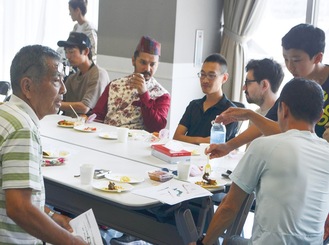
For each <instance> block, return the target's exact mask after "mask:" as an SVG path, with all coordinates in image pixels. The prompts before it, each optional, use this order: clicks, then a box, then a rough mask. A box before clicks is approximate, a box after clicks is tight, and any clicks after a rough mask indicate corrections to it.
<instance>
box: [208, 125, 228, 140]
mask: <svg viewBox="0 0 329 245" xmlns="http://www.w3.org/2000/svg"><path fill="white" fill-rule="evenodd" d="M211 124H212V127H211V130H210V144H222V143H225V139H226V127H225V125H224V124H222V123H216V122H214V121H212V122H211Z"/></svg>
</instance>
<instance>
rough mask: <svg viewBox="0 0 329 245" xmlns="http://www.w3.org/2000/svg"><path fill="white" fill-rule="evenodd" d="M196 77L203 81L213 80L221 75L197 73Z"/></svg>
mask: <svg viewBox="0 0 329 245" xmlns="http://www.w3.org/2000/svg"><path fill="white" fill-rule="evenodd" d="M197 75H198V77H199V78H201V79H205V78H208V80H215V79H216V77H218V76H220V75H222V74H219V75H217V74H216V73H210V74H209V73H204V72H198V73H197Z"/></svg>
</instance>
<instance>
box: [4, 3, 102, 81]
mask: <svg viewBox="0 0 329 245" xmlns="http://www.w3.org/2000/svg"><path fill="white" fill-rule="evenodd" d="M68 1H69V0H1V1H0V36H1V38H0V54H1V56H0V80H5V81H9V80H10V65H11V61H12V59H13V58H14V56H15V54H16V53H17V52H18V50H19V49H20V48H22V47H23V46H26V45H31V44H41V45H45V46H49V47H51V48H52V49H54V50H56V49H57V48H58V47H57V41H59V40H66V39H67V38H68V36H69V33H70V31H72V29H73V26H74V24H75V23H74V22H73V21H72V19H71V16H70V15H69V9H68ZM98 4H99V0H90V1H88V8H87V9H88V10H87V14H86V19H88V20H89V21H91V22H92V23H93V24H94V25H95V26H96V27H97V26H98Z"/></svg>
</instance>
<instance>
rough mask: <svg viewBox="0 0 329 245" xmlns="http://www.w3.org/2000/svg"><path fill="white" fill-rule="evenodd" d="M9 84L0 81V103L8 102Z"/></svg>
mask: <svg viewBox="0 0 329 245" xmlns="http://www.w3.org/2000/svg"><path fill="white" fill-rule="evenodd" d="M10 91H11V84H10V82H7V81H0V95H2V96H1V98H2V102H5V101H8V100H9V98H10Z"/></svg>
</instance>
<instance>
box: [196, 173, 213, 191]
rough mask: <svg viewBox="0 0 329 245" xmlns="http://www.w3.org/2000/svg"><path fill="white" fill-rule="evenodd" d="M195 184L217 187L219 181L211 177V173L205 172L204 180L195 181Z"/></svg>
mask: <svg viewBox="0 0 329 245" xmlns="http://www.w3.org/2000/svg"><path fill="white" fill-rule="evenodd" d="M195 184H197V185H200V186H202V187H205V188H211V187H217V181H216V180H215V179H210V178H209V173H204V175H203V176H202V180H201V181H197V182H195Z"/></svg>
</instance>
